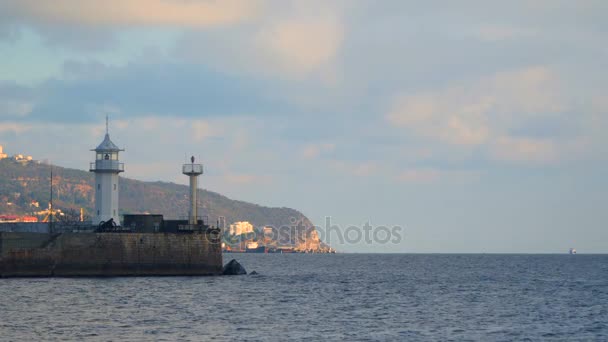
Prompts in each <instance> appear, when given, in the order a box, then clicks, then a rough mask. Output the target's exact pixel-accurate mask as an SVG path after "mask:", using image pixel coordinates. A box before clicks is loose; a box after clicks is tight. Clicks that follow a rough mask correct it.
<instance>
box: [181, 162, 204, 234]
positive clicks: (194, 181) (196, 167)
mask: <svg viewBox="0 0 608 342" xmlns="http://www.w3.org/2000/svg"><path fill="white" fill-rule="evenodd" d="M190 162H191V163H190V164H184V165H183V166H182V173H183V174H184V175H186V176H188V177H190V212H189V215H188V223H189V224H191V225H196V224H198V213H197V211H198V206H197V203H198V198H197V190H198V176H200V175H201V174H202V173H203V165H202V164H194V156H192V157H191V158H190Z"/></svg>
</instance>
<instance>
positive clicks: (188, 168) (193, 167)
mask: <svg viewBox="0 0 608 342" xmlns="http://www.w3.org/2000/svg"><path fill="white" fill-rule="evenodd" d="M182 173H183V174H186V175H188V174H201V173H203V165H202V164H184V166H183V167H182Z"/></svg>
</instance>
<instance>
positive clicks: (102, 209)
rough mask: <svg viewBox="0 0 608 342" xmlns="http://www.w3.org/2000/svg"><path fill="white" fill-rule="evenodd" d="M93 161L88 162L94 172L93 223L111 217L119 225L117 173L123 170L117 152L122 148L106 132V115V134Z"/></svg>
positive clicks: (104, 220)
mask: <svg viewBox="0 0 608 342" xmlns="http://www.w3.org/2000/svg"><path fill="white" fill-rule="evenodd" d="M91 151H94V152H95V161H94V162H92V163H91V164H90V168H89V171H91V172H93V173H95V211H94V213H93V223H101V222H107V221H109V220H110V219H113V220H114V222H115V223H116V225H120V220H119V216H118V174H119V173H121V172H124V170H125V167H124V163H121V162H120V159H119V158H118V153H119V152H121V151H124V149H120V148H118V146H116V145H115V144H114V143H113V142H112V140H110V134H109V132H108V118H107V117H106V135H105V138H104V139H103V141H102V142H101V144H99V146H97V148H96V149H94V150H91Z"/></svg>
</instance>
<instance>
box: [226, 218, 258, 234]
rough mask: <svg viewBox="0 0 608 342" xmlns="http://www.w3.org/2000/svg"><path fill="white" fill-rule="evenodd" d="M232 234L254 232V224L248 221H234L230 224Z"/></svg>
mask: <svg viewBox="0 0 608 342" xmlns="http://www.w3.org/2000/svg"><path fill="white" fill-rule="evenodd" d="M229 233H230V235H242V234H248V233H253V225H252V224H251V223H249V222H247V221H242V222H234V223H233V224H231V225H230V230H229Z"/></svg>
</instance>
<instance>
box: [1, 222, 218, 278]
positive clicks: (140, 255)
mask: <svg viewBox="0 0 608 342" xmlns="http://www.w3.org/2000/svg"><path fill="white" fill-rule="evenodd" d="M217 239H218V235H217V234H216V232H214V231H213V230H207V231H202V232H191V233H115V232H112V233H58V234H44V233H15V232H2V233H0V277H52V276H60V277H70V276H94V277H98V276H102V277H103V276H194V275H197V276H198V275H219V274H221V273H222V266H223V265H222V253H221V244H220V243H219V242H218V240H217Z"/></svg>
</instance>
